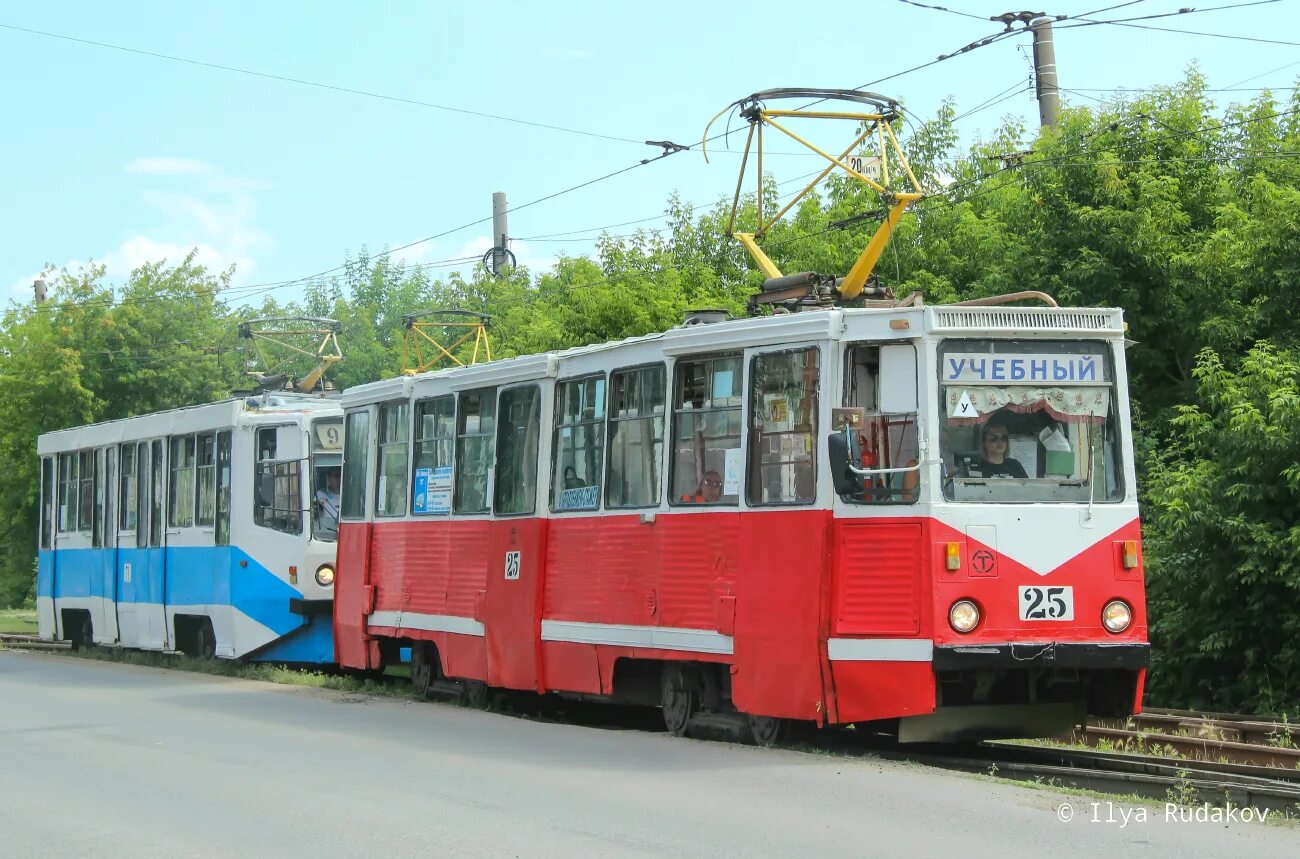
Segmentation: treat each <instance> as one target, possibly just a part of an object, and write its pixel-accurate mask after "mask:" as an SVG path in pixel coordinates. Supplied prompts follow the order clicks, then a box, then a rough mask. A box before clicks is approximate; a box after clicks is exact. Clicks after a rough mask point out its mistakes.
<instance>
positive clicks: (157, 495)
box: [149, 440, 167, 548]
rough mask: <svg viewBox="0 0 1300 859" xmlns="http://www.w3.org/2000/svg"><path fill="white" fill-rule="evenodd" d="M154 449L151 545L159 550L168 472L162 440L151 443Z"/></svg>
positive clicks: (152, 454)
mask: <svg viewBox="0 0 1300 859" xmlns="http://www.w3.org/2000/svg"><path fill="white" fill-rule="evenodd" d="M151 447H152V448H153V450H152V452H151V454H150V459H151V460H152V463H151V467H152V469H153V490H152V491H153V505H152V509H151V510H150V511H149V545H150V547H152V548H157V547H159V546H161V545H162V532H163V481H164V479H165V478H166V475H167V472H166V471H165V470H164V468H163V443H162V441H161V440H158V441H154V442H151Z"/></svg>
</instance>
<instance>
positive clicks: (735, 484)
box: [669, 356, 741, 504]
mask: <svg viewBox="0 0 1300 859" xmlns="http://www.w3.org/2000/svg"><path fill="white" fill-rule="evenodd" d="M740 375H741V359H740V357H739V356H725V357H716V358H703V359H698V360H692V361H681V362H678V364H677V372H676V374H675V378H674V383H673V403H674V415H673V470H672V484H671V486H670V487H669V497H670V498H671V499H672V502H673V503H674V504H679V503H680V504H736V503H738V502H739V501H740V471H741V448H740V423H741V421H740V411H741V389H740V384H741V383H740Z"/></svg>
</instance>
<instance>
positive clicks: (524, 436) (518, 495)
mask: <svg viewBox="0 0 1300 859" xmlns="http://www.w3.org/2000/svg"><path fill="white" fill-rule="evenodd" d="M541 406H542V395H541V391H540V390H539V388H538V387H537V385H526V386H524V387H521V388H511V389H510V390H508V391H505V392H503V393H502V394H501V406H500V409H499V415H500V419H499V420H498V421H497V473H496V481H495V483H494V489H493V493H492V494H493V499H492V512H494V513H496V514H497V515H498V516H509V515H513V514H517V513H532V512H533V511H534V510H535V509H536V507H537V441H538V436H540V435H541V426H540V423H541Z"/></svg>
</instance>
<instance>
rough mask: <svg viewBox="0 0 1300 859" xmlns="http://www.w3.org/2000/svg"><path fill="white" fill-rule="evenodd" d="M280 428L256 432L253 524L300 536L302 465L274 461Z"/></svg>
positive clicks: (295, 461) (294, 462)
mask: <svg viewBox="0 0 1300 859" xmlns="http://www.w3.org/2000/svg"><path fill="white" fill-rule="evenodd" d="M279 429H280V428H279V427H263V428H261V429H259V430H258V431H257V458H258V462H257V467H256V470H255V477H256V479H255V480H254V481H253V492H254V499H253V500H254V504H253V521H254V522H255V523H256V524H258V525H260V526H262V527H263V528H271V529H273V530H275V531H283V532H284V533H286V534H301V533H302V513H303V500H302V463H301V462H299V461H298V460H296V459H289V460H277V459H276V458H275V455H276V434H277V433H278V432H279Z"/></svg>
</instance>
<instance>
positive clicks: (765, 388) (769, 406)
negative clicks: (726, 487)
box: [748, 348, 820, 505]
mask: <svg viewBox="0 0 1300 859" xmlns="http://www.w3.org/2000/svg"><path fill="white" fill-rule="evenodd" d="M818 357H819V353H818V350H817V349H816V348H811V349H800V350H798V351H793V352H777V353H769V354H766V355H756V356H755V357H754V360H753V362H752V363H751V365H750V410H749V415H750V437H749V438H750V444H749V480H748V493H749V494H748V500H749V503H750V504H756V505H757V504H807V503H810V502H812V501H813V500H814V499H815V497H816V494H817V471H816V462H817V459H816V450H817V388H818V384H817V383H818V368H819V366H820V364H819V361H818Z"/></svg>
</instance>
